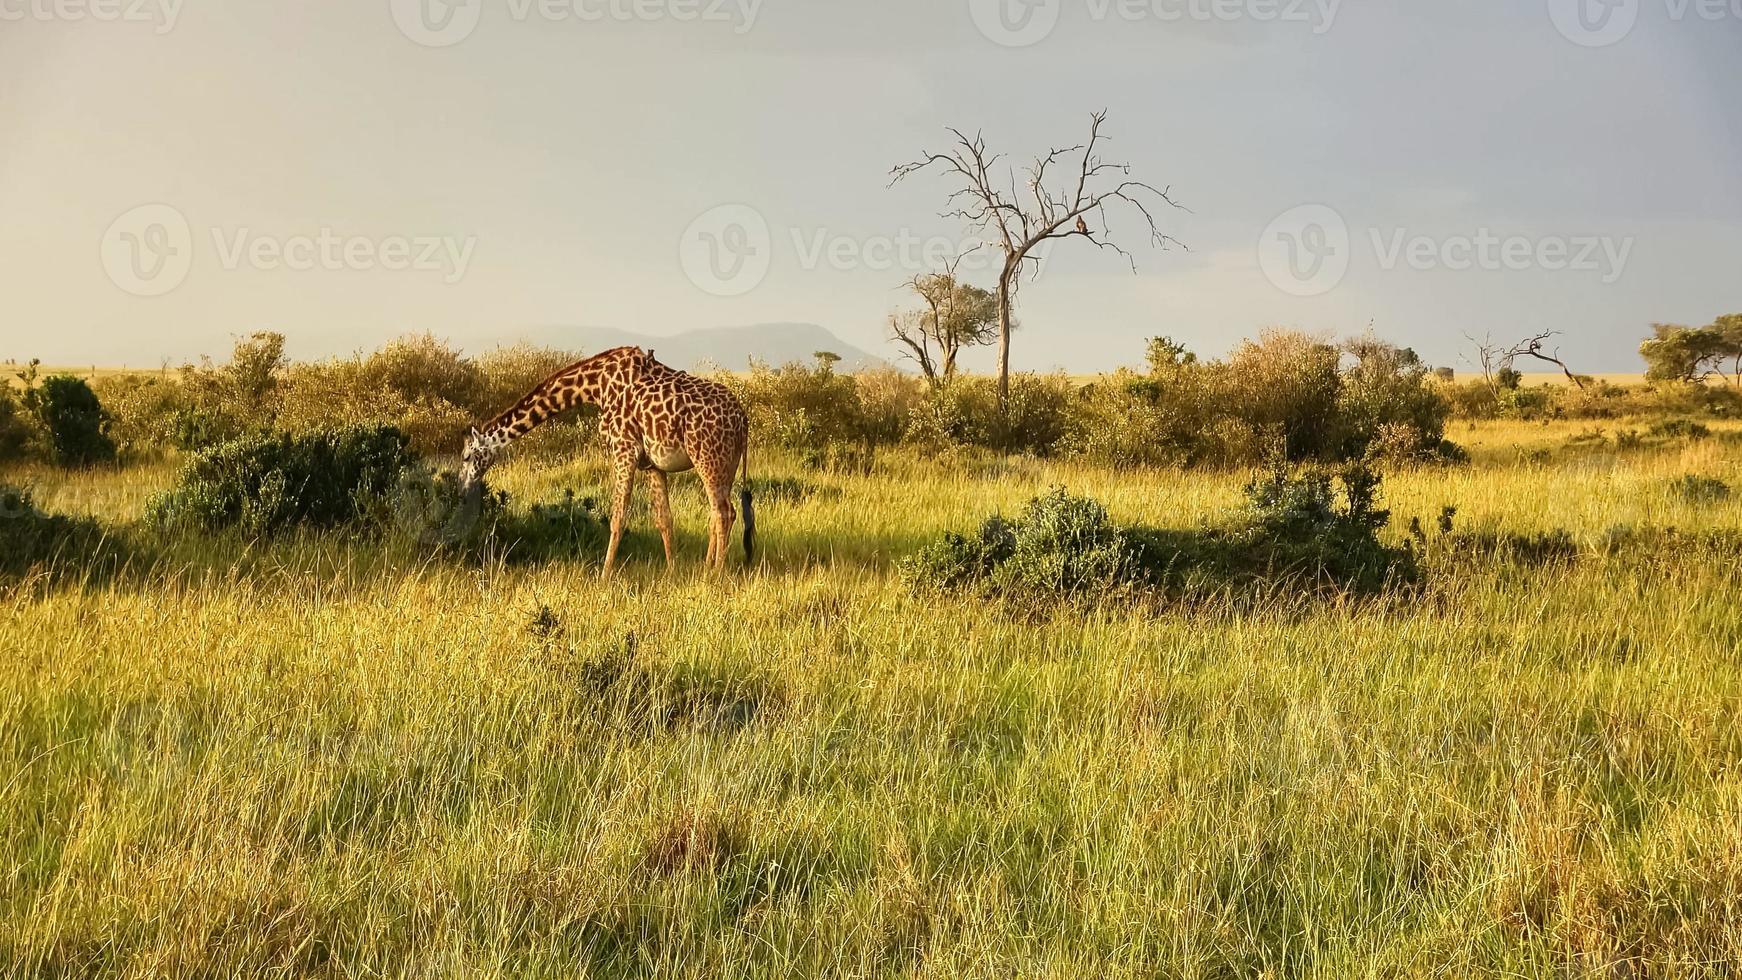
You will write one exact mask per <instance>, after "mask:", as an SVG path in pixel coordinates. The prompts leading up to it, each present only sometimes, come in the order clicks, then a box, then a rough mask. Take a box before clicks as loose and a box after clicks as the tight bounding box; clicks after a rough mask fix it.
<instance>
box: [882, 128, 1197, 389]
mask: <svg viewBox="0 0 1742 980" xmlns="http://www.w3.org/2000/svg"><path fill="white" fill-rule="evenodd" d="M1089 119H1090V122H1089V139H1088V142H1086V143H1082V144H1079V145H1076V146H1067V147H1063V148H1060V149H1054V150H1050V151H1048V152H1047V154H1046V155H1045V156H1042V157H1037V158H1036V159H1035V161H1034V163H1033V164H1032V165H1031V166H1029V167H1027V168H1025V169H1024V170H1023V171H1022V172H1021V175H1020V180H1021V182H1022V183H1023V184H1025V185H1026V186H1025V187H1024V188H1023V189H1021V190H1019V189H1018V180H1019V175H1018V172H1017V170H1016V168H1015V167H1013V166H1010V165H1005V166H1002V167H1001V166H999V164H1000V162H1001V161H1002V160H1003V159H1004V156H1003V155H1002V154H995V153H990V152H989V151H988V150H987V149H986V140H985V138H984V137H983V136H981V135H979V134H978V133H976V134H975V135H974V136H972V137H970V136H968V135H967V134H966V133H965V132H963V131H962V130H959V129H953V128H952V129H951V130H949V132H950V135H951V136H953V137H954V138H955V143H954V145H953V146H952V147H951V148H950V149H949V150H948V151H947V152H941V153H933V152H929V151H928V152H926V153H925V154H924V155H923V156H922V157H921V158H920V159H918V160H915V161H912V162H911V163H904V164H902V165H900V166H898V167H896V168H895V169H894V170H893V171H891V172H890V184H891V185H892V186H893V185H894V184H897V183H900V182H901V181H902V180H905V179H906V178H908V177H911V176H912V175H914V174H916V173H919V172H920V171H922V170H931V169H937V170H940V171H942V172H943V173H945V174H947V175H948V176H949V177H950V178H951V180H953V181H954V182H956V183H957V184H959V185H960V186H958V187H957V189H956V190H955V191H954V192H953V193H951V194H950V196H949V205H948V210H946V211H944V212H943V216H944V217H946V218H957V219H959V220H961V221H963V222H965V223H966V224H967V226H968V228H969V229H970V230H971V231H973V232H976V233H984V234H986V235H987V237H988V238H989V241H988V242H986V243H983V245H984V246H990V247H992V248H995V249H997V250H998V251H999V253H1000V254H1001V255H1002V256H1003V264H1002V266H1001V268H1000V269H999V272H998V286H997V290H996V293H995V295H996V301H997V307H998V403H999V405H1000V407H1003V406H1005V405H1006V404H1007V402H1008V398H1009V393H1010V331H1011V327H1012V324H1013V318H1012V315H1011V310H1012V306H1013V305H1014V302H1015V298H1016V291H1017V288H1018V286H1019V285H1020V282H1021V277H1022V272H1023V271H1024V269H1026V268H1030V267H1031V264H1033V263H1037V262H1038V261H1039V258H1040V257H1039V255H1037V254H1036V250H1037V249H1039V248H1040V247H1041V246H1042V245H1043V244H1045V243H1046V242H1050V241H1055V240H1059V239H1066V238H1083V239H1086V240H1088V241H1089V242H1091V243H1092V244H1094V245H1095V246H1097V247H1099V248H1102V249H1109V250H1111V251H1113V252H1116V253H1118V254H1119V255H1121V256H1123V257H1124V258H1125V260H1126V261H1127V262H1129V263H1130V264H1131V271H1132V272H1133V273H1135V272H1136V271H1137V261H1136V260H1135V259H1133V258H1132V257H1131V253H1130V252H1127V251H1126V250H1125V249H1123V248H1121V247H1120V246H1119V245H1118V244H1116V243H1115V242H1113V241H1112V240H1110V239H1109V238H1108V237H1107V236H1108V234H1109V230H1108V221H1107V218H1108V208H1109V205H1120V206H1123V207H1124V208H1126V209H1128V210H1130V211H1134V212H1135V213H1136V214H1137V215H1138V216H1139V217H1140V218H1141V220H1142V223H1143V225H1144V226H1145V227H1146V229H1147V231H1148V234H1149V241H1150V244H1151V245H1153V246H1155V247H1158V248H1163V249H1165V248H1167V247H1169V246H1171V245H1179V244H1180V242H1179V241H1178V240H1177V239H1175V238H1173V237H1172V236H1171V235H1167V234H1164V233H1163V232H1162V230H1161V227H1160V225H1159V224H1157V222H1156V219H1155V213H1154V211H1153V210H1152V208H1153V207H1154V206H1155V205H1157V204H1166V205H1167V206H1169V207H1179V205H1178V204H1176V203H1174V200H1173V198H1172V197H1170V196H1169V192H1170V191H1171V188H1161V189H1157V188H1156V187H1155V186H1153V185H1151V184H1146V183H1144V182H1142V181H1138V180H1130V179H1128V178H1129V177H1130V174H1131V167H1130V165H1129V164H1125V163H1115V162H1110V161H1107V160H1104V159H1102V158H1101V156H1100V155H1099V154H1098V152H1097V151H1098V150H1099V148H1100V144H1101V143H1102V142H1103V141H1104V140H1106V139H1107V137H1106V136H1105V135H1104V134H1103V133H1102V132H1101V127H1102V124H1103V123H1105V122H1106V119H1107V113H1106V112H1105V111H1101V112H1097V113H1094V114H1093V115H1091V116H1090V117H1089ZM1061 164H1068V168H1067V167H1065V166H1061ZM1055 167H1058V169H1056V170H1055V169H1054V168H1055ZM1049 171H1051V172H1052V173H1053V174H1058V175H1059V176H1058V177H1057V178H1056V179H1055V178H1053V177H1052V176H1051V175H1049ZM1049 180H1053V181H1054V183H1053V184H1052V185H1049V183H1048V181H1049ZM1090 216H1093V217H1094V218H1095V219H1096V222H1097V223H1098V224H1099V225H1100V226H1101V228H1100V230H1096V229H1094V228H1092V227H1090V225H1089V222H1088V218H1089V217H1090ZM975 247H976V248H979V247H983V246H975Z"/></svg>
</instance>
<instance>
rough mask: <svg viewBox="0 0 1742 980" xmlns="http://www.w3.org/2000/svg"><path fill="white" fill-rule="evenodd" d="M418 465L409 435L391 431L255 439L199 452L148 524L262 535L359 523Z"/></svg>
mask: <svg viewBox="0 0 1742 980" xmlns="http://www.w3.org/2000/svg"><path fill="white" fill-rule="evenodd" d="M413 462H414V457H413V456H412V455H411V453H410V452H409V451H408V449H407V446H406V440H405V437H404V436H403V435H401V434H400V433H399V432H398V431H396V430H393V429H390V428H382V427H375V428H369V427H352V428H347V429H331V430H321V431H316V432H312V433H307V434H300V435H293V434H289V433H270V434H257V435H253V436H248V437H245V438H243V439H238V440H234V441H232V442H227V443H224V444H222V445H220V446H216V447H213V448H212V449H208V450H205V451H203V452H201V453H199V454H197V455H196V456H194V458H193V459H192V460H191V461H189V463H188V464H187V466H186V467H185V468H184V469H183V470H182V473H181V476H180V478H179V479H178V481H177V483H176V486H175V487H174V488H173V489H171V490H169V491H168V492H166V493H164V494H162V495H160V496H158V497H157V498H156V499H154V500H153V501H152V503H151V505H150V507H149V509H148V522H149V523H151V524H152V525H154V526H158V527H164V528H171V527H173V528H192V529H195V530H201V531H221V530H224V529H227V528H239V529H241V530H242V531H244V532H245V533H248V534H255V535H261V534H273V533H277V532H279V531H283V530H285V529H287V528H291V527H295V526H304V525H306V526H312V527H327V528H330V527H337V526H340V525H344V524H349V523H355V522H358V521H359V520H361V519H363V518H365V517H367V516H370V515H376V514H380V513H382V512H383V510H384V508H387V507H390V506H391V501H392V496H393V493H394V492H395V491H396V490H397V489H398V487H399V486H400V483H401V478H402V474H403V472H404V470H405V469H406V468H407V467H409V466H410V465H412V463H413Z"/></svg>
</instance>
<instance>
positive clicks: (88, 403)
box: [24, 375, 115, 467]
mask: <svg viewBox="0 0 1742 980" xmlns="http://www.w3.org/2000/svg"><path fill="white" fill-rule="evenodd" d="M31 380H32V383H31V385H30V387H29V389H28V390H26V391H25V393H24V405H25V407H26V408H28V409H29V410H30V413H31V414H32V415H33V416H35V418H36V421H37V423H38V424H39V425H41V427H42V430H43V432H44V434H45V435H46V437H47V440H48V448H49V452H50V454H51V458H52V459H53V460H54V462H55V463H57V464H59V465H61V466H81V467H82V466H92V465H95V464H97V463H108V462H113V461H114V459H115V442H114V440H112V439H110V438H109V416H108V413H106V412H105V411H103V403H102V402H100V401H98V400H97V395H96V393H95V392H93V391H92V390H91V386H90V385H88V384H86V383H85V382H84V380H83V379H80V378H75V377H72V376H71V375H56V376H54V377H51V378H45V379H43V380H42V381H41V382H40V383H35V382H34V378H32V379H31Z"/></svg>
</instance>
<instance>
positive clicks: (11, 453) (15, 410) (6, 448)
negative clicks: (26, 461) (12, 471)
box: [0, 382, 36, 463]
mask: <svg viewBox="0 0 1742 980" xmlns="http://www.w3.org/2000/svg"><path fill="white" fill-rule="evenodd" d="M35 438H36V430H35V429H34V428H33V427H32V426H31V424H30V418H29V416H28V415H26V414H25V412H24V406H23V405H21V404H19V401H18V398H17V396H16V395H14V394H13V393H12V388H11V387H10V386H8V385H7V384H5V383H4V382H0V463H3V462H6V461H8V460H13V459H21V458H23V457H24V456H25V455H26V454H27V453H28V452H29V450H30V447H31V444H32V443H33V442H34V441H35Z"/></svg>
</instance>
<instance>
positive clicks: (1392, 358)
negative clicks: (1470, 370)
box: [1332, 338, 1451, 461]
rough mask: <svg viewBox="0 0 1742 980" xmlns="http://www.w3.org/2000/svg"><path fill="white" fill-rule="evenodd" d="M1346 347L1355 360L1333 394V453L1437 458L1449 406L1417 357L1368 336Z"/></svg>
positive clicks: (1336, 455)
mask: <svg viewBox="0 0 1742 980" xmlns="http://www.w3.org/2000/svg"><path fill="white" fill-rule="evenodd" d="M1344 349H1345V350H1346V351H1347V352H1348V353H1349V354H1350V355H1352V356H1353V357H1354V359H1355V363H1354V364H1353V366H1351V367H1350V368H1349V369H1348V370H1347V371H1345V372H1344V373H1343V375H1342V379H1341V385H1340V387H1339V389H1338V393H1337V415H1338V429H1339V430H1340V431H1339V435H1338V439H1339V440H1340V445H1338V446H1337V447H1336V451H1335V452H1334V453H1333V454H1332V455H1333V458H1340V459H1359V458H1361V457H1363V456H1372V457H1373V458H1376V459H1385V460H1393V461H1408V460H1428V459H1433V458H1435V457H1437V456H1438V455H1439V452H1440V446H1441V444H1442V443H1444V442H1445V435H1446V417H1447V416H1448V415H1449V414H1450V412H1451V406H1450V405H1448V404H1447V403H1446V400H1445V399H1444V398H1443V397H1441V395H1440V393H1439V391H1438V388H1437V386H1435V385H1434V384H1432V383H1431V382H1430V381H1429V374H1428V370H1427V366H1426V365H1424V364H1423V363H1422V362H1421V358H1419V357H1417V356H1416V353H1415V352H1414V351H1412V350H1407V349H1404V348H1400V347H1394V346H1392V345H1390V344H1387V343H1383V342H1381V341H1377V340H1373V339H1371V338H1367V339H1362V340H1356V341H1351V342H1349V343H1348V344H1345V345H1344Z"/></svg>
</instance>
